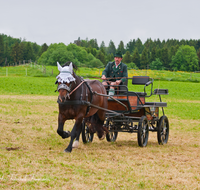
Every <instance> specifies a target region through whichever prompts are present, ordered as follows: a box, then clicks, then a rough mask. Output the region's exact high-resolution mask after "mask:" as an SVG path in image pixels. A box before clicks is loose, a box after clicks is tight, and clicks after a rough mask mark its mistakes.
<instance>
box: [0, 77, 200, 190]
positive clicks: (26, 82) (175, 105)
mask: <svg viewBox="0 0 200 190" xmlns="http://www.w3.org/2000/svg"><path fill="white" fill-rule="evenodd" d="M0 81H1V83H0V124H1V133H0V139H1V140H0V142H1V144H0V158H1V162H0V189H196V190H197V189H200V154H199V153H200V151H199V150H200V141H199V136H200V114H199V111H200V84H199V83H192V82H175V81H170V82H169V81H160V80H156V81H155V82H154V88H166V89H169V95H165V96H162V100H163V101H165V102H167V103H168V107H167V108H166V109H165V114H166V115H167V116H168V118H169V122H170V137H169V141H168V144H166V145H164V146H161V145H158V143H157V137H156V133H150V137H149V142H148V146H147V147H145V148H140V147H139V146H138V144H137V135H136V134H129V133H119V136H118V138H117V141H116V142H115V143H109V142H107V141H106V140H103V141H100V140H98V138H97V136H96V135H95V137H94V141H93V142H92V143H90V144H86V145H84V144H83V143H82V142H80V147H79V148H78V149H74V150H73V151H72V153H71V154H66V153H63V150H64V149H65V148H66V146H67V145H68V143H69V139H65V140H63V139H62V138H61V137H59V136H58V135H57V133H56V130H57V115H58V105H57V103H56V101H57V92H54V90H55V89H56V86H55V85H54V82H55V78H54V77H26V76H24V77H18V76H10V77H0ZM128 86H129V90H131V91H141V90H143V87H142V88H140V87H139V86H132V85H131V84H130V83H129V85H128ZM157 100H158V97H155V96H153V97H152V98H150V100H148V101H157ZM73 124H74V121H73V120H72V121H68V122H67V123H66V124H65V129H66V130H71V128H72V126H73Z"/></svg>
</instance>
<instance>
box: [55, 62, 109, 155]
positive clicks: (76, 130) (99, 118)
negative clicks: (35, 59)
mask: <svg viewBox="0 0 200 190" xmlns="http://www.w3.org/2000/svg"><path fill="white" fill-rule="evenodd" d="M57 65H58V70H59V71H60V74H59V75H58V76H57V83H58V92H59V96H58V104H59V115H58V129H57V133H58V134H59V135H60V136H61V137H62V138H63V139H64V138H68V137H69V136H71V140H70V143H69V145H68V147H67V148H66V149H65V150H64V151H65V152H71V151H72V147H73V146H75V147H76V146H77V142H78V140H79V136H80V133H81V130H82V121H83V118H89V119H87V120H89V121H90V123H91V127H92V128H93V129H91V130H92V131H96V132H97V135H98V137H99V139H102V138H104V137H105V132H108V131H107V130H106V128H105V127H103V124H104V120H105V114H106V111H105V110H103V109H98V107H101V108H105V109H106V108H107V104H108V101H107V97H104V96H100V95H96V94H94V93H93V92H97V93H99V94H105V95H106V90H105V88H104V86H103V85H102V84H101V82H99V81H97V80H91V81H84V80H83V79H82V78H81V77H79V76H77V75H76V74H75V73H74V71H73V64H72V63H70V65H69V63H66V64H65V65H63V67H61V66H60V64H59V63H57ZM68 65H69V66H68ZM91 104H92V105H91ZM93 105H95V106H98V107H93ZM70 119H75V120H76V122H75V125H74V127H73V129H72V131H71V133H70V132H69V131H68V132H66V131H63V127H64V123H65V121H66V120H70ZM75 138H76V141H75V144H76V145H73V142H74V139H75Z"/></svg>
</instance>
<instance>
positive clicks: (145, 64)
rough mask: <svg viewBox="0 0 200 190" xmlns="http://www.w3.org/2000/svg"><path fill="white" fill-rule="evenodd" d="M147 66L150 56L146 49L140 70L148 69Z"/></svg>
mask: <svg viewBox="0 0 200 190" xmlns="http://www.w3.org/2000/svg"><path fill="white" fill-rule="evenodd" d="M147 64H148V54H147V49H146V48H144V50H143V51H142V55H141V58H140V68H141V69H146V68H147Z"/></svg>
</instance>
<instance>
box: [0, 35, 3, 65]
mask: <svg viewBox="0 0 200 190" xmlns="http://www.w3.org/2000/svg"><path fill="white" fill-rule="evenodd" d="M3 64H4V42H3V36H2V35H0V66H3Z"/></svg>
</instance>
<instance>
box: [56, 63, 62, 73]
mask: <svg viewBox="0 0 200 190" xmlns="http://www.w3.org/2000/svg"><path fill="white" fill-rule="evenodd" d="M57 66H58V70H59V71H60V72H61V71H62V67H61V65H60V64H59V63H58V62H57Z"/></svg>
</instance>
